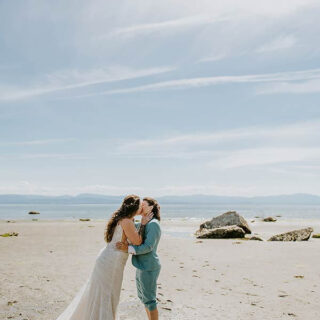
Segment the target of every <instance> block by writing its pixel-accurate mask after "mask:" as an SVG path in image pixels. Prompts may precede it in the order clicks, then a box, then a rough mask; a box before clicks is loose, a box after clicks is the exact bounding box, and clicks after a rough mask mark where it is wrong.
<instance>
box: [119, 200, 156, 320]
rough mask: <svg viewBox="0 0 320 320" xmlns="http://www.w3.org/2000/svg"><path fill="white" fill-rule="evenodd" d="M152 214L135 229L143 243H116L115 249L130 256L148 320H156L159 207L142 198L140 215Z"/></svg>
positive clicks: (154, 201)
mask: <svg viewBox="0 0 320 320" xmlns="http://www.w3.org/2000/svg"><path fill="white" fill-rule="evenodd" d="M150 212H152V213H153V218H152V220H151V221H150V222H149V223H148V224H147V225H146V226H145V230H143V229H141V228H143V227H144V226H141V224H140V223H137V224H136V227H138V228H139V229H140V231H139V232H142V234H144V236H143V239H144V241H143V243H142V244H141V245H140V246H133V245H129V246H128V243H124V242H118V243H117V248H118V249H119V250H122V251H126V252H129V253H131V254H132V264H133V265H134V266H135V267H136V268H137V271H136V285H137V292H138V297H139V299H140V300H141V302H142V303H143V304H144V306H145V309H146V312H147V315H148V319H149V320H158V317H159V316H158V309H157V297H156V293H157V279H158V277H159V273H160V269H161V265H160V261H159V258H158V255H157V248H158V243H159V240H160V236H161V228H160V223H159V221H160V206H159V204H158V202H157V201H156V200H155V199H153V198H144V199H143V202H142V211H141V215H142V216H145V215H147V214H149V213H150Z"/></svg>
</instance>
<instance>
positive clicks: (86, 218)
mask: <svg viewBox="0 0 320 320" xmlns="http://www.w3.org/2000/svg"><path fill="white" fill-rule="evenodd" d="M79 220H80V221H90V219H88V218H86V219H82V218H80V219H79Z"/></svg>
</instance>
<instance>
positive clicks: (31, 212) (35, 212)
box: [29, 211, 40, 214]
mask: <svg viewBox="0 0 320 320" xmlns="http://www.w3.org/2000/svg"><path fill="white" fill-rule="evenodd" d="M29 214H40V212H37V211H30V212H29Z"/></svg>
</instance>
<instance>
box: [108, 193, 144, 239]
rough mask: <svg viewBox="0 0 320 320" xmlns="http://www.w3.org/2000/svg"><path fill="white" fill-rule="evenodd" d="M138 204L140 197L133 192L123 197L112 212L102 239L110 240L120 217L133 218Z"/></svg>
mask: <svg viewBox="0 0 320 320" xmlns="http://www.w3.org/2000/svg"><path fill="white" fill-rule="evenodd" d="M139 206H140V198H139V197H138V196H136V195H134V194H131V195H128V196H126V197H125V198H124V199H123V202H122V204H121V207H120V208H119V209H118V210H117V211H115V212H114V213H113V214H112V217H111V218H110V220H109V222H108V224H107V226H106V229H105V232H104V240H105V241H106V242H111V240H112V237H113V233H114V230H115V228H116V226H117V224H118V222H119V221H120V220H121V219H124V218H129V219H131V218H133V217H134V215H135V213H136V212H137V210H138V209H139Z"/></svg>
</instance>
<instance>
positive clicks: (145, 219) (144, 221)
mask: <svg viewBox="0 0 320 320" xmlns="http://www.w3.org/2000/svg"><path fill="white" fill-rule="evenodd" d="M152 218H153V213H152V212H149V213H148V214H147V215H145V216H142V218H141V224H142V225H143V226H145V225H146V224H147V223H148V222H149V221H150V220H151V219H152Z"/></svg>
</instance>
